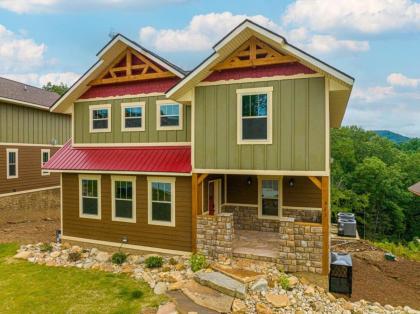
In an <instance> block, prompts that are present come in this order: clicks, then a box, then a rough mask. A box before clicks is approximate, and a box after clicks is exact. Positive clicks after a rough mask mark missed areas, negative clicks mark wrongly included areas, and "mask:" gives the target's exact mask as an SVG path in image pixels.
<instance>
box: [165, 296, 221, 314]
mask: <svg viewBox="0 0 420 314" xmlns="http://www.w3.org/2000/svg"><path fill="white" fill-rule="evenodd" d="M167 295H168V296H169V297H170V298H172V299H173V302H174V303H175V304H176V309H177V310H178V312H179V313H180V314H188V313H200V314H218V313H220V312H217V311H213V310H210V309H208V308H205V307H204V306H201V305H198V304H196V303H195V302H194V301H192V300H191V299H190V298H189V297H187V296H186V295H185V294H184V293H182V292H181V291H179V290H178V291H169V292H168V293H167Z"/></svg>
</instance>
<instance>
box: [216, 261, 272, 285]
mask: <svg viewBox="0 0 420 314" xmlns="http://www.w3.org/2000/svg"><path fill="white" fill-rule="evenodd" d="M211 268H212V269H213V270H215V271H218V272H221V273H223V274H225V275H226V276H229V277H231V278H233V279H235V280H238V281H240V282H242V283H249V282H252V281H255V280H257V279H260V278H262V277H264V274H263V273H258V272H256V271H252V270H247V269H242V268H237V267H230V266H226V265H222V264H218V263H213V264H212V265H211Z"/></svg>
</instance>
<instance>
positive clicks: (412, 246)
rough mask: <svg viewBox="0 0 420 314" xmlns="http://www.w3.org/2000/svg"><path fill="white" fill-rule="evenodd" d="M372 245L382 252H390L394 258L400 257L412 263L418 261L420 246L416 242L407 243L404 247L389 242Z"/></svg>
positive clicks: (419, 258) (419, 259)
mask: <svg viewBox="0 0 420 314" xmlns="http://www.w3.org/2000/svg"><path fill="white" fill-rule="evenodd" d="M373 245H375V246H376V247H378V248H381V249H382V250H384V251H387V252H391V253H392V254H394V255H396V256H401V257H404V258H406V259H409V260H412V261H418V262H419V261H420V244H419V243H418V242H417V240H414V241H411V242H408V243H407V244H406V245H403V244H401V243H398V244H396V243H391V242H373Z"/></svg>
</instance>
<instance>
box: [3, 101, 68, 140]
mask: <svg viewBox="0 0 420 314" xmlns="http://www.w3.org/2000/svg"><path fill="white" fill-rule="evenodd" d="M70 121H71V118H70V116H69V115H63V114H57V113H51V112H49V111H48V110H40V109H36V108H30V107H24V106H20V105H14V104H8V103H0V143H18V144H46V145H50V144H52V143H53V140H56V141H57V144H58V145H62V144H64V143H65V142H66V141H67V140H68V139H69V138H70V136H71V122H70Z"/></svg>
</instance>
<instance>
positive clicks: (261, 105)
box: [236, 87, 273, 144]
mask: <svg viewBox="0 0 420 314" xmlns="http://www.w3.org/2000/svg"><path fill="white" fill-rule="evenodd" d="M272 92H273V87H261V88H247V89H237V90H236V94H237V103H238V104H237V106H238V113H237V115H238V121H237V126H238V139H237V140H238V144H271V142H272V140H271V135H272V130H271V112H272Z"/></svg>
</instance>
